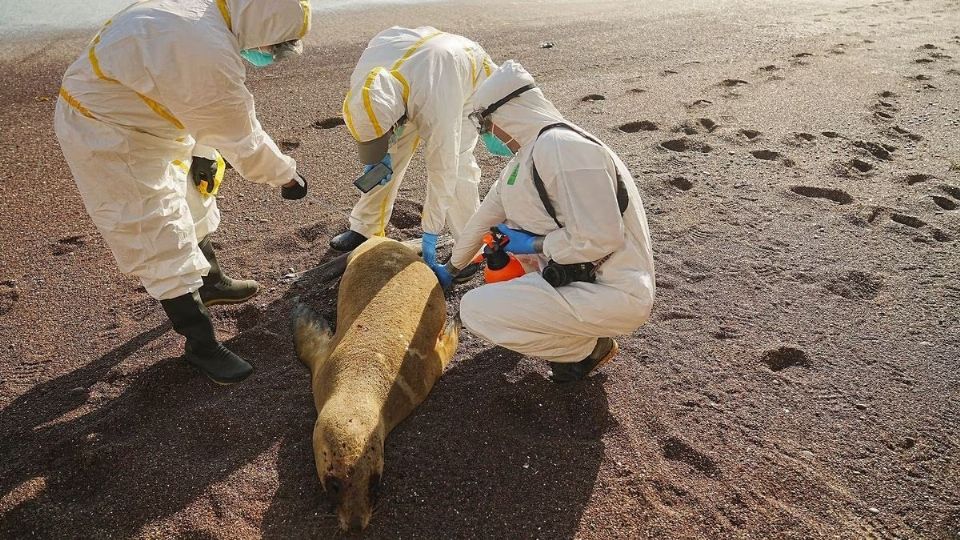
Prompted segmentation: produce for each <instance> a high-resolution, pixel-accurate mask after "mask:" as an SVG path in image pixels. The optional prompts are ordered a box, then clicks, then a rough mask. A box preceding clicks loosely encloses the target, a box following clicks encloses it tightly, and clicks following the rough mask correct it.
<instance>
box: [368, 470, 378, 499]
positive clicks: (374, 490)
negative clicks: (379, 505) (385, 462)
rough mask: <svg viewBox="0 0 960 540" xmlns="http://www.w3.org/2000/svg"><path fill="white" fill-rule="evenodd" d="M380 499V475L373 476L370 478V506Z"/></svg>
mask: <svg viewBox="0 0 960 540" xmlns="http://www.w3.org/2000/svg"><path fill="white" fill-rule="evenodd" d="M379 497H380V475H379V474H374V475H373V476H371V477H370V504H374V503H376V502H377V499H378V498H379Z"/></svg>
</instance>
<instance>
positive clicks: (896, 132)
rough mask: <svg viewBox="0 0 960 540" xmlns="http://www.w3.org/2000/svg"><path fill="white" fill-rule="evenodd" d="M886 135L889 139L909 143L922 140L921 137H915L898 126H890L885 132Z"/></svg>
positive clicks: (915, 135)
mask: <svg viewBox="0 0 960 540" xmlns="http://www.w3.org/2000/svg"><path fill="white" fill-rule="evenodd" d="M887 133H888V134H889V135H890V136H891V137H894V138H898V139H909V140H911V141H922V140H923V137H921V136H920V135H917V134H916V133H912V132H910V131H909V130H906V129H904V128H902V127H900V126H892V127H891V128H890V129H889V130H887Z"/></svg>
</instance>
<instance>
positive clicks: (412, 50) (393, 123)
mask: <svg viewBox="0 0 960 540" xmlns="http://www.w3.org/2000/svg"><path fill="white" fill-rule="evenodd" d="M493 69H496V66H495V65H494V64H493V62H492V61H491V60H490V57H489V56H488V55H487V53H486V52H484V50H483V48H482V47H480V45H478V44H476V43H474V42H473V41H470V40H469V39H467V38H464V37H461V36H457V35H454V34H448V33H446V32H441V31H439V30H437V29H436V28H431V27H422V28H416V29H409V28H400V27H393V28H389V29H387V30H384V31H383V32H381V33H379V34H377V35H376V36H375V37H374V38H373V39H372V40H371V41H370V43H369V44H368V45H367V48H366V50H364V52H363V54H362V55H361V56H360V61H359V62H358V63H357V67H356V68H355V69H354V71H353V75H352V76H351V78H350V85H351V89H350V91H349V93H347V96H346V99H344V102H343V117H344V120H345V121H346V123H347V127H348V128H349V129H350V133H351V134H352V135H353V138H354V139H356V141H357V143H358V145H359V157H360V161H361V162H362V163H363V164H364V165H365V166H366V167H365V168H364V173H367V172H369V171H371V170H372V169H373V168H374V167H376V166H377V165H378V164H382V165H383V167H380V170H382V171H383V173H382V174H383V177H382V181H381V183H380V185H378V186H376V187H373V188H372V189H371V190H370V191H368V192H367V193H365V194H363V195H362V196H361V197H360V200H359V202H357V204H356V206H355V207H354V209H353V212H352V213H351V214H350V229H349V230H347V231H346V232H344V233H342V234H340V235H337V236H335V237H334V238H333V239H331V241H330V246H331V247H332V248H334V249H336V250H338V251H351V250H353V249H354V248H356V247H357V246H359V245H360V243H362V242H363V241H364V240H366V239H367V238H369V237H370V236H373V235H378V236H383V235H384V234H385V229H386V224H387V223H388V222H389V221H390V215H391V213H392V212H393V204H394V201H395V200H396V198H397V192H398V191H399V189H400V183H401V181H402V180H403V176H404V174H405V172H406V170H407V167H408V166H409V164H410V159H411V158H412V157H413V154H414V152H416V150H417V147H418V145H419V144H420V143H421V142H423V145H424V157H425V159H426V166H427V190H426V191H427V193H426V200H425V201H424V203H423V216H422V220H421V224H422V226H423V257H424V260H425V261H427V262H430V261H435V259H436V244H437V236H438V235H439V234H440V233H441V232H443V229H444V228H445V226H449V228H450V232H451V234H452V235H453V237H454V238H457V237H458V236H459V234H460V231H461V230H462V229H463V227H464V225H466V223H467V220H468V219H470V216H472V215H473V213H474V212H476V210H477V208H478V207H479V206H480V195H479V191H478V187H479V184H480V167H479V166H478V165H477V161H476V158H475V157H474V155H473V151H474V148H475V147H476V145H477V131H476V130H475V129H474V128H473V125H472V124H471V123H470V121H469V119H468V118H467V116H468V115H469V114H470V113H471V112H472V111H473V109H474V106H473V101H472V98H473V95H474V92H475V91H476V89H477V87H478V86H479V85H480V84H481V83H483V81H484V80H486V78H487V77H488V76H489V75H490V73H491V72H492V70H493ZM477 268H478V267H477V266H475V265H474V266H472V267H470V268H469V269H465V270H466V271H465V272H464V274H463V275H462V276H460V279H469V277H470V276H472V275H473V273H475V272H476V270H477Z"/></svg>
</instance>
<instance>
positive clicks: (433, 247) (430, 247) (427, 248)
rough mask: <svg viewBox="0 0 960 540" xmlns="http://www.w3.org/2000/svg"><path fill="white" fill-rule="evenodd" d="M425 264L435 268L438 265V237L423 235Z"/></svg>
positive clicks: (429, 234) (430, 234)
mask: <svg viewBox="0 0 960 540" xmlns="http://www.w3.org/2000/svg"><path fill="white" fill-rule="evenodd" d="M422 246H423V262H425V263H427V266H429V267H430V268H433V267H434V266H435V265H436V264H437V235H435V234H432V233H423V243H422Z"/></svg>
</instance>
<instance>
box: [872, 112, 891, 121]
mask: <svg viewBox="0 0 960 540" xmlns="http://www.w3.org/2000/svg"><path fill="white" fill-rule="evenodd" d="M873 117H874V118H876V119H877V120H881V121H883V122H889V121H891V120H893V115H892V114H890V113H888V112H885V111H874V112H873Z"/></svg>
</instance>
